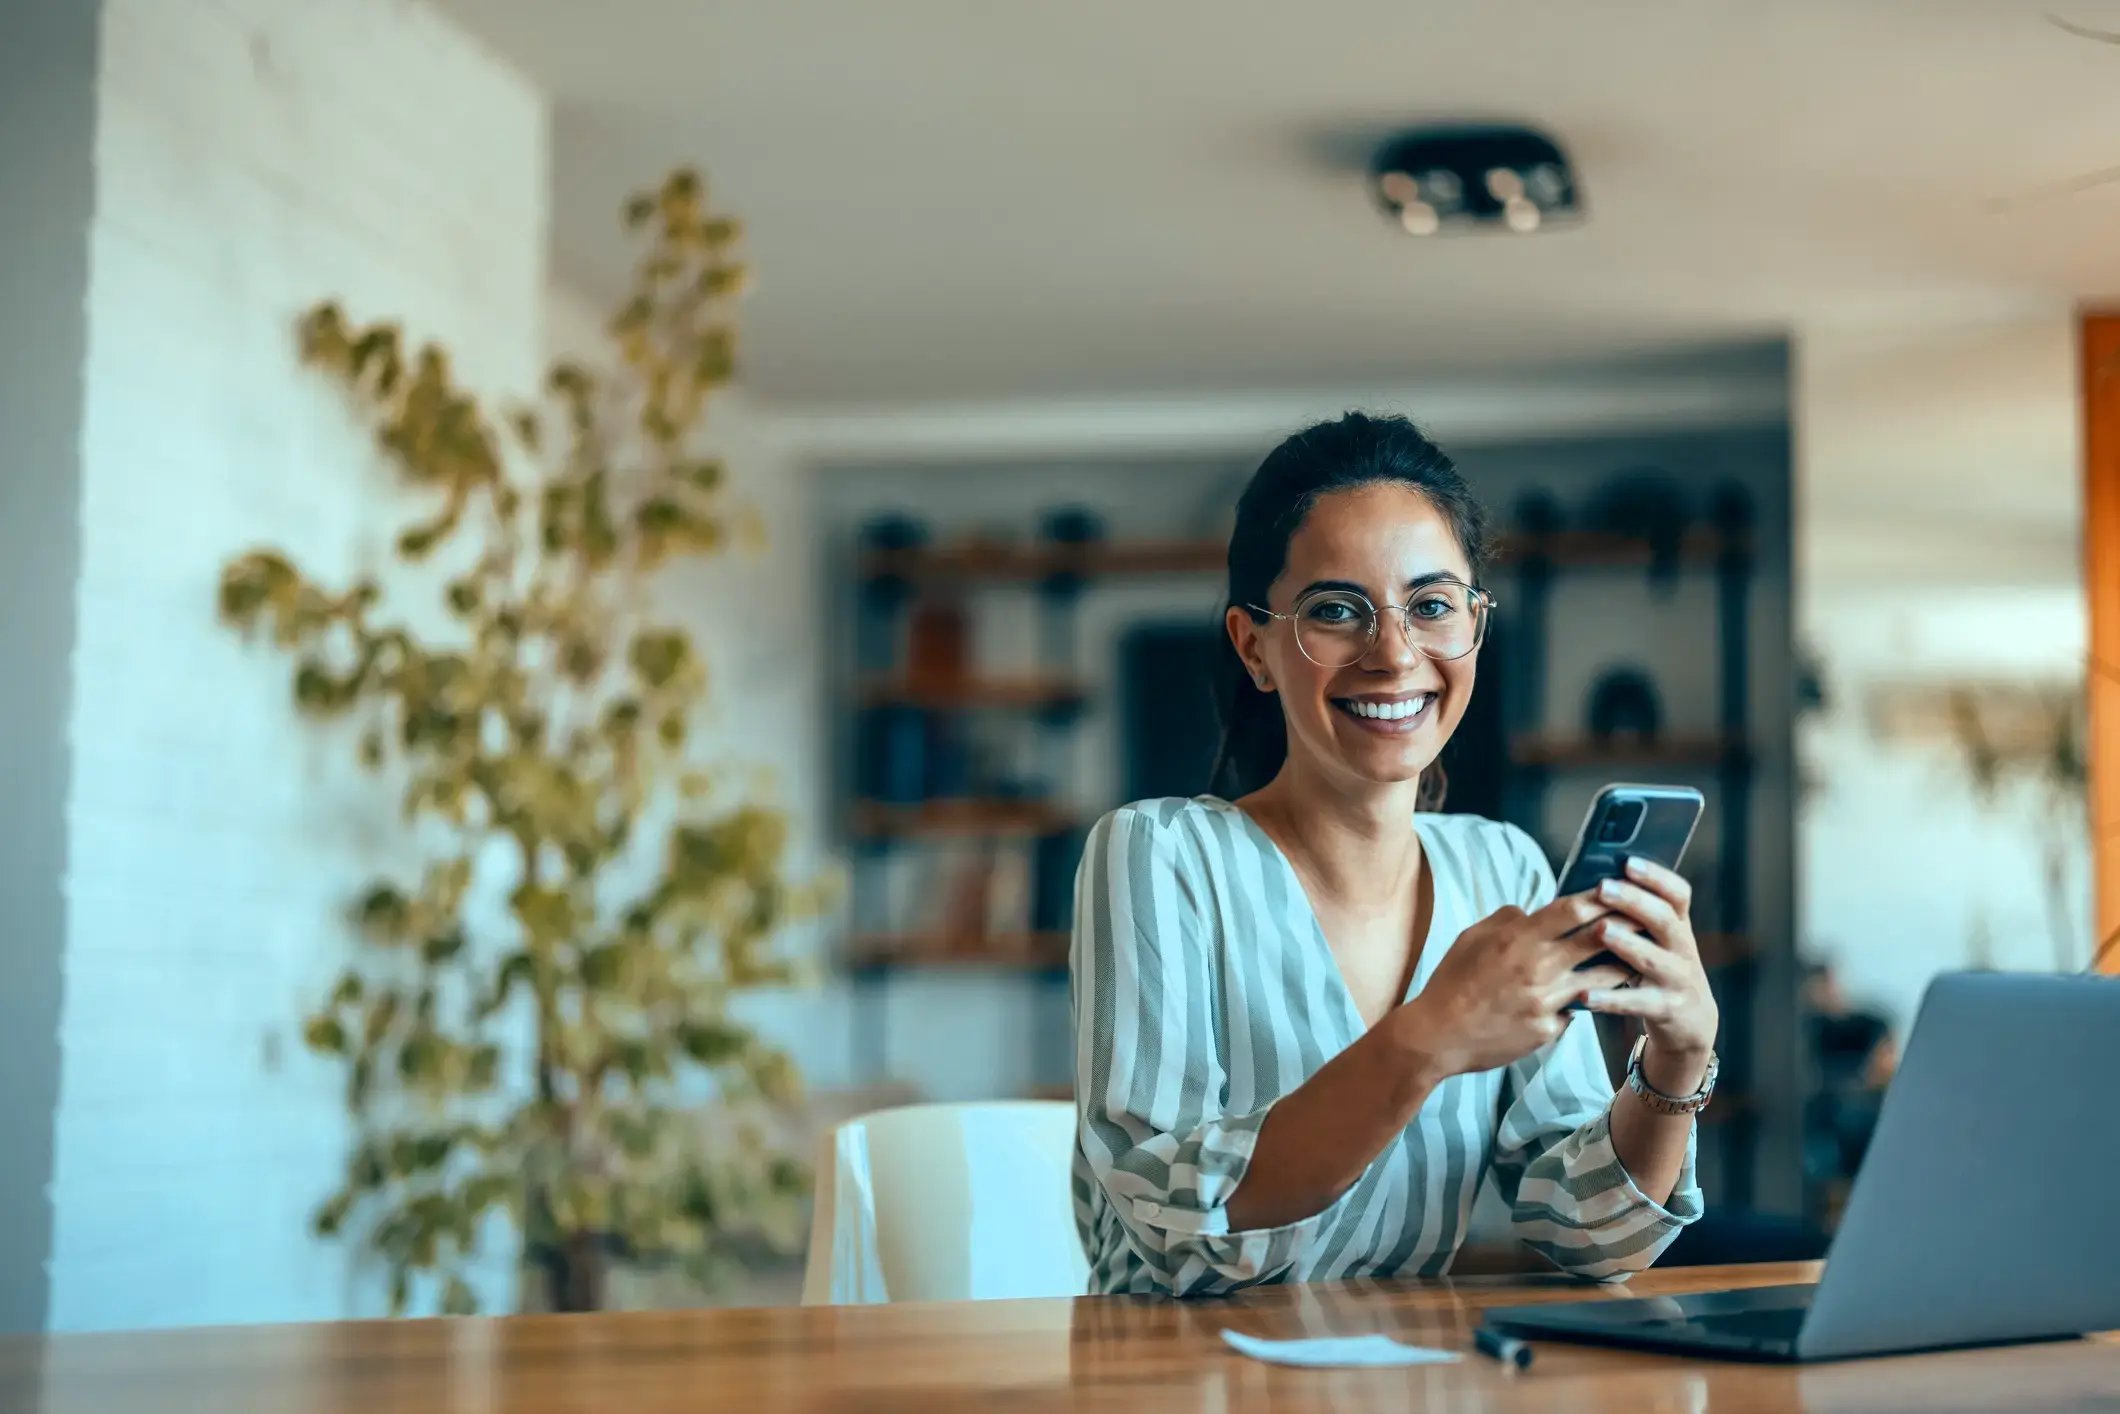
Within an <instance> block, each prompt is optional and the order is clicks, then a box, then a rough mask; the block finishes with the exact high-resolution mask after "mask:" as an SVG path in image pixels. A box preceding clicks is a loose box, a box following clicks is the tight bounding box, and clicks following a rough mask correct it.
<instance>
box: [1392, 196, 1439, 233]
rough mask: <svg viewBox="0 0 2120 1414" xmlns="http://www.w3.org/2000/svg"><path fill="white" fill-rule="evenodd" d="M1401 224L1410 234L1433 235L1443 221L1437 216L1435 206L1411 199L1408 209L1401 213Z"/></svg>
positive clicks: (1407, 204) (1407, 205)
mask: <svg viewBox="0 0 2120 1414" xmlns="http://www.w3.org/2000/svg"><path fill="white" fill-rule="evenodd" d="M1399 224H1400V225H1402V226H1404V227H1405V228H1406V234H1407V235H1409V236H1432V235H1434V234H1435V232H1436V228H1437V227H1438V226H1440V225H1442V224H1443V223H1442V221H1441V220H1439V219H1438V218H1437V216H1436V214H1435V208H1434V207H1433V206H1430V205H1429V204H1428V203H1427V202H1425V201H1409V202H1407V203H1406V209H1405V210H1403V211H1401V212H1400V213H1399Z"/></svg>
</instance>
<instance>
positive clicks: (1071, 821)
mask: <svg viewBox="0 0 2120 1414" xmlns="http://www.w3.org/2000/svg"><path fill="white" fill-rule="evenodd" d="M851 825H852V829H853V832H854V834H856V835H858V836H860V837H862V838H865V839H921V838H934V837H951V836H973V837H980V836H1009V835H1057V834H1061V833H1064V832H1065V831H1067V830H1069V829H1072V828H1073V827H1074V825H1075V817H1074V816H1073V815H1072V814H1070V813H1069V812H1068V811H1066V810H1064V809H1062V808H1061V807H1059V806H1056V805H1054V804H1053V803H1052V802H1050V801H1044V800H930V801H926V802H923V803H922V804H919V805H889V804H885V803H884V802H882V801H877V800H859V801H856V802H854V808H853V814H852V817H851Z"/></svg>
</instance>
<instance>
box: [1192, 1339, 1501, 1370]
mask: <svg viewBox="0 0 2120 1414" xmlns="http://www.w3.org/2000/svg"><path fill="white" fill-rule="evenodd" d="M1222 1339H1223V1340H1224V1341H1226V1342H1227V1343H1228V1344H1229V1345H1230V1346H1231V1347H1232V1348H1233V1349H1235V1350H1237V1351H1239V1352H1240V1353H1242V1354H1245V1355H1249V1356H1250V1357H1251V1358H1252V1359H1254V1360H1264V1361H1266V1362H1267V1363H1268V1364H1272V1365H1302V1366H1307V1367H1310V1368H1314V1369H1315V1368H1323V1367H1326V1366H1331V1365H1445V1364H1448V1363H1450V1362H1451V1361H1453V1360H1456V1359H1458V1358H1459V1356H1458V1352H1456V1351H1455V1350H1429V1349H1427V1348H1425V1347H1423V1346H1418V1345H1401V1344H1399V1343H1398V1342H1397V1341H1395V1340H1393V1339H1392V1338H1391V1337H1390V1336H1388V1335H1347V1336H1331V1337H1325V1338H1320V1339H1315V1340H1261V1339H1259V1338H1258V1337H1257V1336H1255V1335H1246V1334H1244V1333H1243V1332H1242V1331H1233V1330H1226V1329H1225V1330H1224V1331H1223V1332H1222Z"/></svg>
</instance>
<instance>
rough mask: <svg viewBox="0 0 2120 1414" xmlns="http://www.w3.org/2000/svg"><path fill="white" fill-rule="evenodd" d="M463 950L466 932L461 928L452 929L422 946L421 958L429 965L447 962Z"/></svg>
mask: <svg viewBox="0 0 2120 1414" xmlns="http://www.w3.org/2000/svg"><path fill="white" fill-rule="evenodd" d="M463 950H464V930H463V929H461V928H451V929H450V930H449V931H448V932H446V933H443V934H441V935H439V936H437V937H433V938H429V939H428V940H427V941H426V942H424V943H422V944H420V956H421V957H422V958H424V959H425V960H426V961H427V963H428V964H429V965H433V964H435V963H442V962H447V961H448V960H449V959H450V958H453V957H455V956H456V955H457V954H458V953H460V952H462V951H463Z"/></svg>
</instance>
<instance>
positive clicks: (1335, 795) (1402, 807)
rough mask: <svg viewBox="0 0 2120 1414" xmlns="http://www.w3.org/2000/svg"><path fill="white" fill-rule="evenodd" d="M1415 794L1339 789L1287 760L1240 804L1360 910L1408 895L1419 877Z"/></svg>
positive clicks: (1416, 787)
mask: <svg viewBox="0 0 2120 1414" xmlns="http://www.w3.org/2000/svg"><path fill="white" fill-rule="evenodd" d="M1419 795H1420V783H1419V782H1418V781H1407V782H1403V783H1401V784H1396V785H1388V786H1378V785H1373V784H1367V783H1365V785H1364V786H1363V787H1362V788H1361V789H1359V790H1347V789H1344V788H1339V787H1336V786H1335V785H1334V784H1333V783H1331V782H1327V781H1324V780H1322V779H1319V778H1318V777H1317V776H1315V775H1314V774H1312V773H1310V772H1308V771H1305V770H1303V769H1302V768H1301V767H1300V766H1299V765H1298V764H1297V763H1296V762H1295V761H1294V760H1290V761H1289V762H1288V763H1287V764H1285V765H1284V766H1282V768H1281V771H1280V773H1279V774H1278V775H1276V776H1275V777H1274V778H1273V779H1272V780H1271V781H1269V782H1267V783H1266V784H1265V785H1264V786H1262V787H1261V788H1259V789H1258V790H1256V791H1254V792H1252V793H1251V794H1250V795H1248V796H1246V797H1244V800H1243V806H1244V809H1245V812H1246V813H1247V814H1249V815H1250V816H1251V817H1252V818H1253V819H1254V820H1256V821H1258V823H1259V826H1260V828H1262V829H1264V830H1265V831H1266V833H1267V834H1268V835H1269V836H1271V837H1272V839H1273V841H1274V843H1275V844H1277V845H1279V846H1280V847H1281V852H1282V853H1283V854H1286V855H1287V856H1288V857H1289V858H1290V859H1291V860H1293V861H1294V862H1296V863H1297V864H1298V865H1299V866H1300V867H1301V868H1302V870H1303V872H1305V873H1307V874H1309V875H1310V876H1311V878H1312V879H1314V880H1315V881H1316V882H1317V883H1318V884H1319V885H1320V886H1321V887H1323V888H1325V889H1326V890H1328V891H1329V892H1330V893H1331V894H1332V896H1333V897H1335V898H1337V899H1341V900H1343V901H1345V902H1347V903H1350V904H1356V905H1365V904H1381V903H1385V902H1388V901H1390V900H1394V899H1400V898H1403V897H1405V890H1406V889H1407V888H1408V887H1409V886H1411V885H1412V884H1413V883H1414V882H1415V881H1416V880H1418V879H1419V877H1420V871H1421V843H1420V836H1419V835H1417V834H1416V833H1415V832H1414V828H1413V814H1414V808H1415V802H1416V801H1417V800H1418V798H1419Z"/></svg>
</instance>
